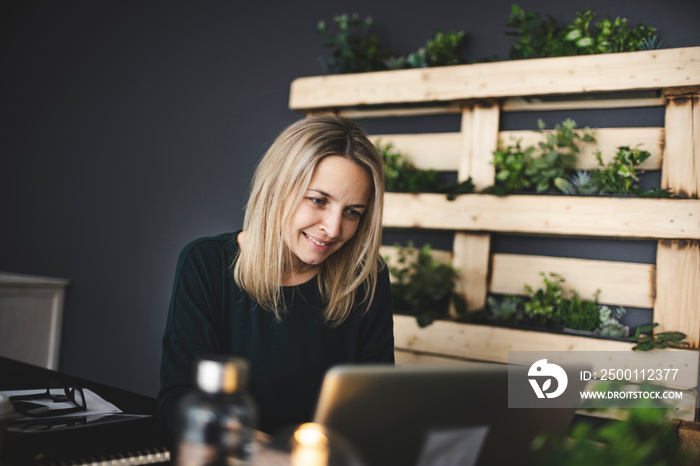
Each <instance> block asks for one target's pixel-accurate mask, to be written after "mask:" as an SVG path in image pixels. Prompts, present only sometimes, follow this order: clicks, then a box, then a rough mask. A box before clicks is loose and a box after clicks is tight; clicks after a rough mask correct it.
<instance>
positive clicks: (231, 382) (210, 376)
mask: <svg viewBox="0 0 700 466" xmlns="http://www.w3.org/2000/svg"><path fill="white" fill-rule="evenodd" d="M247 378H248V362H247V361H246V360H245V359H242V358H237V357H222V358H209V359H202V360H200V361H199V363H198V364H197V386H198V387H199V388H200V390H202V391H204V392H206V393H233V392H235V391H236V390H238V389H239V388H242V387H245V385H246V382H247Z"/></svg>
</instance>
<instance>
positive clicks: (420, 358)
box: [394, 349, 502, 368]
mask: <svg viewBox="0 0 700 466" xmlns="http://www.w3.org/2000/svg"><path fill="white" fill-rule="evenodd" d="M394 360H395V361H396V364H397V365H399V366H407V365H431V366H462V367H464V366H470V367H475V368H481V367H490V366H494V365H496V363H493V362H482V361H469V360H466V359H462V358H449V357H445V356H437V355H433V354H429V353H418V352H415V351H406V350H401V349H395V350H394ZM499 365H502V364H499Z"/></svg>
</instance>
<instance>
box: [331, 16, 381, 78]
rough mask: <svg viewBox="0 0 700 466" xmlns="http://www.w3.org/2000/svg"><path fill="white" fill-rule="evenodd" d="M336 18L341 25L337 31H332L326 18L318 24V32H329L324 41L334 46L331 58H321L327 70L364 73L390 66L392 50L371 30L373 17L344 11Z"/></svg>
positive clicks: (332, 72)
mask: <svg viewBox="0 0 700 466" xmlns="http://www.w3.org/2000/svg"><path fill="white" fill-rule="evenodd" d="M333 21H334V23H335V25H336V27H337V32H336V33H334V34H332V33H330V32H329V27H328V24H327V23H326V22H325V21H323V20H321V21H319V22H318V25H317V30H318V32H319V33H321V34H323V35H325V36H326V41H325V43H324V45H325V46H327V47H331V48H333V52H332V54H331V57H330V58H326V57H320V58H319V60H320V62H321V65H322V66H323V69H324V71H325V72H326V73H330V74H341V73H361V72H366V71H377V70H384V69H386V68H387V67H386V64H385V61H386V60H387V59H388V58H390V57H391V52H390V51H389V50H388V49H386V48H384V47H383V46H381V45H380V44H379V42H378V40H377V36H375V35H374V34H372V33H371V32H370V30H371V29H372V26H373V20H372V17H370V16H368V17H367V18H365V19H362V18H360V16H359V15H357V14H353V15H347V14H343V15H339V16H335V17H334V18H333Z"/></svg>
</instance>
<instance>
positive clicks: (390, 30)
mask: <svg viewBox="0 0 700 466" xmlns="http://www.w3.org/2000/svg"><path fill="white" fill-rule="evenodd" d="M510 4H511V2H510V0H493V1H489V2H475V1H467V0H454V1H432V2H406V1H402V2H399V1H384V2H377V1H375V0H371V1H370V0H357V1H354V2H342V3H341V2H337V3H334V2H325V1H318V0H314V1H309V0H307V1H297V2H277V3H271V2H265V1H258V2H234V1H211V0H209V1H190V2H172V1H164V0H149V1H141V0H139V1H132V0H129V1H126V0H122V1H116V0H104V1H99V2H95V1H75V0H72V1H54V0H45V1H25V0H11V1H6V2H2V7H0V8H1V10H0V18H1V19H0V21H2V24H1V27H0V34H2V43H1V47H2V49H1V51H0V60H1V62H0V118H1V120H0V124H1V127H2V137H1V138H0V157H1V160H2V162H1V163H0V270H2V271H8V272H18V273H27V274H35V275H44V276H55V277H65V278H68V279H70V281H71V286H70V289H69V291H68V295H67V301H66V308H65V321H64V332H63V344H62V353H61V362H60V364H61V369H62V370H64V371H66V372H69V373H72V374H75V375H79V376H83V377H87V378H90V379H93V380H97V381H101V382H105V383H108V384H113V385H116V386H119V387H123V388H127V389H131V390H135V391H138V392H141V393H145V394H149V395H155V393H156V391H157V387H158V367H159V358H160V337H161V334H162V331H163V327H164V320H165V316H166V313H167V306H168V301H169V295H170V287H171V283H172V277H173V271H174V266H175V261H176V258H177V254H178V252H179V250H180V249H181V248H182V247H183V246H184V245H185V244H186V243H187V242H188V241H189V240H191V239H193V238H195V237H197V236H201V235H209V234H216V233H219V232H222V231H227V230H232V229H235V228H238V227H239V226H240V225H241V222H242V218H243V214H242V211H243V207H244V204H245V200H246V192H247V186H248V180H249V179H250V177H251V175H252V171H253V167H254V165H255V163H256V161H257V160H258V158H259V157H260V156H261V155H262V153H263V152H264V150H265V149H266V147H267V145H268V144H269V143H270V142H271V141H272V140H273V139H274V137H275V135H276V134H277V133H278V132H279V130H280V129H281V128H283V127H284V126H286V125H287V124H288V123H290V122H291V121H293V120H295V119H296V118H297V117H298V115H297V114H295V113H293V112H291V111H289V110H288V108H287V101H288V95H289V84H290V82H291V81H292V80H293V79H294V78H296V77H298V76H309V75H315V74H321V68H320V66H319V64H318V62H317V57H318V56H319V55H321V54H322V53H324V49H323V47H322V45H321V44H322V40H321V37H320V36H319V35H318V34H316V32H315V26H316V23H317V21H318V20H319V19H321V18H324V19H326V20H330V19H331V17H332V16H333V15H335V14H338V13H342V12H358V13H360V14H361V15H363V16H365V15H372V16H373V17H374V18H375V22H376V24H377V30H376V31H377V34H378V35H379V36H380V38H381V40H382V42H384V43H386V44H387V45H389V46H391V47H392V48H393V49H394V50H395V51H396V52H398V53H407V52H411V51H414V50H416V49H417V48H418V47H420V46H422V45H423V44H424V42H425V41H426V40H427V39H428V38H430V37H431V36H432V35H433V33H434V32H435V31H436V30H437V29H443V30H464V31H466V32H467V34H468V40H467V47H465V49H464V56H465V58H467V59H469V60H474V59H478V58H482V57H486V56H491V55H497V56H499V57H500V58H501V59H504V58H506V57H507V55H508V49H509V47H510V45H511V44H512V39H510V38H508V37H506V36H504V34H503V30H504V26H505V23H506V21H507V18H508V16H509V14H510ZM519 4H520V6H521V7H523V8H524V9H525V10H526V11H535V12H547V13H550V14H552V15H553V16H554V17H556V18H558V19H560V20H561V21H562V22H564V21H570V20H572V19H573V14H572V11H573V10H574V9H579V8H580V9H585V8H594V9H595V10H596V11H597V12H598V14H599V15H604V14H607V15H610V16H613V17H614V16H618V15H620V16H627V17H628V18H630V20H631V21H632V23H636V22H642V23H645V24H648V25H654V26H657V27H658V28H659V30H660V31H661V35H662V37H663V39H664V40H665V46H667V47H680V46H692V45H700V32H698V31H700V29H698V18H700V2H697V1H695V0H692V1H690V0H689V1H682V0H667V1H665V2H659V1H657V0H626V1H610V0H595V1H593V0H591V1H588V2H585V3H584V2H582V3H580V4H576V3H575V2H561V1H555V0H546V1H536V0H530V1H521V2H519Z"/></svg>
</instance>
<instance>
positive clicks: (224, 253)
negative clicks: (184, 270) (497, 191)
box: [180, 230, 240, 264]
mask: <svg viewBox="0 0 700 466" xmlns="http://www.w3.org/2000/svg"><path fill="white" fill-rule="evenodd" d="M239 233H240V230H239V231H235V232H231V233H221V234H218V235H215V236H203V237H200V238H197V239H195V240H193V241H190V242H189V243H188V244H187V245H186V246H185V247H184V248H183V249H182V252H181V253H180V262H184V261H187V260H193V259H194V260H204V261H205V262H208V261H209V260H213V259H216V258H223V259H224V260H227V261H229V264H230V260H232V259H233V258H234V257H235V255H236V254H237V252H238V241H237V238H238V235H239Z"/></svg>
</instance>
